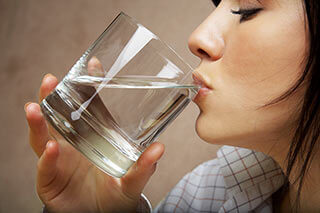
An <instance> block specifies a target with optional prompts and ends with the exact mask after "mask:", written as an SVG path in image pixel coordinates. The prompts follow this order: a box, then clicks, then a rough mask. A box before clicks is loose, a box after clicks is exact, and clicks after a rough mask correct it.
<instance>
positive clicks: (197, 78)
mask: <svg viewBox="0 0 320 213" xmlns="http://www.w3.org/2000/svg"><path fill="white" fill-rule="evenodd" d="M192 78H193V83H194V84H196V85H199V86H201V87H206V88H208V89H212V87H211V86H210V85H209V83H208V82H207V81H206V80H205V78H204V77H203V76H202V75H201V74H200V73H198V72H196V71H195V72H193V73H192Z"/></svg>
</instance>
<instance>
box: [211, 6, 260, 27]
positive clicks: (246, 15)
mask: <svg viewBox="0 0 320 213" xmlns="http://www.w3.org/2000/svg"><path fill="white" fill-rule="evenodd" d="M211 1H212V3H213V4H214V6H216V7H218V6H219V4H220V2H221V0H211ZM261 10H262V8H253V9H239V10H237V11H235V10H231V13H232V14H235V15H240V23H242V22H244V21H247V20H249V19H251V18H252V17H253V16H254V15H256V14H257V13H258V12H260V11H261Z"/></svg>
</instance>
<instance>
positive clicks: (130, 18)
mask: <svg viewBox="0 0 320 213" xmlns="http://www.w3.org/2000/svg"><path fill="white" fill-rule="evenodd" d="M120 17H123V18H124V19H125V20H126V21H127V22H128V23H129V24H132V25H134V26H138V27H143V28H144V29H145V30H147V31H148V32H149V33H151V34H152V35H154V37H155V39H157V40H158V41H159V42H160V43H161V45H163V46H164V47H165V48H167V49H169V50H170V51H171V52H172V53H173V54H174V55H175V56H176V57H177V58H178V59H179V60H181V61H182V62H183V64H185V65H186V67H187V68H188V69H189V70H190V71H191V72H193V71H194V68H193V67H192V66H191V65H190V64H189V63H187V62H186V61H185V60H184V59H183V58H182V57H181V56H180V55H179V54H178V53H177V52H176V51H175V50H174V49H173V48H172V47H171V46H170V45H169V44H167V43H166V42H165V41H163V40H162V39H160V38H159V36H157V35H156V34H154V33H153V32H152V31H151V30H149V29H148V28H147V27H145V26H144V25H142V24H141V23H140V22H139V21H137V20H136V19H135V18H133V17H131V16H129V15H128V14H126V13H125V12H123V11H121V12H120V13H119V14H118V15H117V16H116V17H115V18H114V19H113V20H112V22H111V23H110V24H109V25H108V26H107V27H106V29H105V30H104V31H103V32H102V33H101V35H100V36H99V37H98V38H97V39H96V40H95V41H94V42H93V44H92V45H91V46H90V47H89V48H88V50H87V51H89V52H91V50H92V49H93V48H94V47H95V46H96V45H97V44H98V43H99V42H100V40H101V39H102V38H103V36H104V35H105V34H106V33H107V32H108V31H109V29H110V28H111V27H112V26H113V24H114V23H116V22H117V20H119V18H120Z"/></svg>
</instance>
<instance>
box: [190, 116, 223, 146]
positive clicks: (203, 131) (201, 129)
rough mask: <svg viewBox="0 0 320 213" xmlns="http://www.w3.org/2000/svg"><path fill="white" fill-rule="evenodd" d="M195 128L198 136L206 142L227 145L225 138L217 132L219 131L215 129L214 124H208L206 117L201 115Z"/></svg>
mask: <svg viewBox="0 0 320 213" xmlns="http://www.w3.org/2000/svg"><path fill="white" fill-rule="evenodd" d="M195 128H196V132H197V135H198V136H199V137H200V138H201V139H202V140H204V141H205V142H207V143H210V144H216V145H223V144H226V143H225V142H226V141H225V140H224V137H223V136H222V135H219V134H218V132H216V131H215V130H217V129H216V128H215V124H214V122H212V121H211V122H208V121H207V119H205V116H203V115H201V114H200V115H199V117H198V119H197V121H196V127H195Z"/></svg>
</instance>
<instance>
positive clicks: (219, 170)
mask: <svg viewBox="0 0 320 213" xmlns="http://www.w3.org/2000/svg"><path fill="white" fill-rule="evenodd" d="M217 155H218V158H217V159H214V160H210V161H207V162H205V163H203V164H201V165H200V166H198V167H196V168H195V169H194V170H193V171H192V172H190V173H188V174H187V175H186V176H184V177H183V178H182V180H180V181H179V183H178V184H177V185H176V186H175V187H174V188H173V189H172V190H171V192H169V193H168V195H167V196H166V197H165V199H163V200H162V201H161V202H160V203H159V205H158V206H157V207H156V208H155V209H154V210H153V211H152V212H156V213H162V212H170V213H173V212H219V213H221V212H259V213H267V212H272V196H271V195H272V194H273V193H274V192H276V191H277V190H278V189H279V188H280V187H281V186H282V185H283V182H284V179H285V176H284V174H283V173H282V170H281V168H280V167H279V166H278V164H277V163H276V162H275V161H274V160H273V159H272V158H270V157H269V156H267V155H265V154H263V153H261V152H255V151H252V150H248V149H243V148H237V147H231V146H223V147H222V148H221V149H219V151H218V152H217ZM142 200H143V199H142ZM139 206H140V207H139V208H140V209H139V212H150V211H151V208H149V207H150V203H149V202H148V201H147V200H145V201H144V202H141V204H140V205H139ZM148 206H149V207H148Z"/></svg>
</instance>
